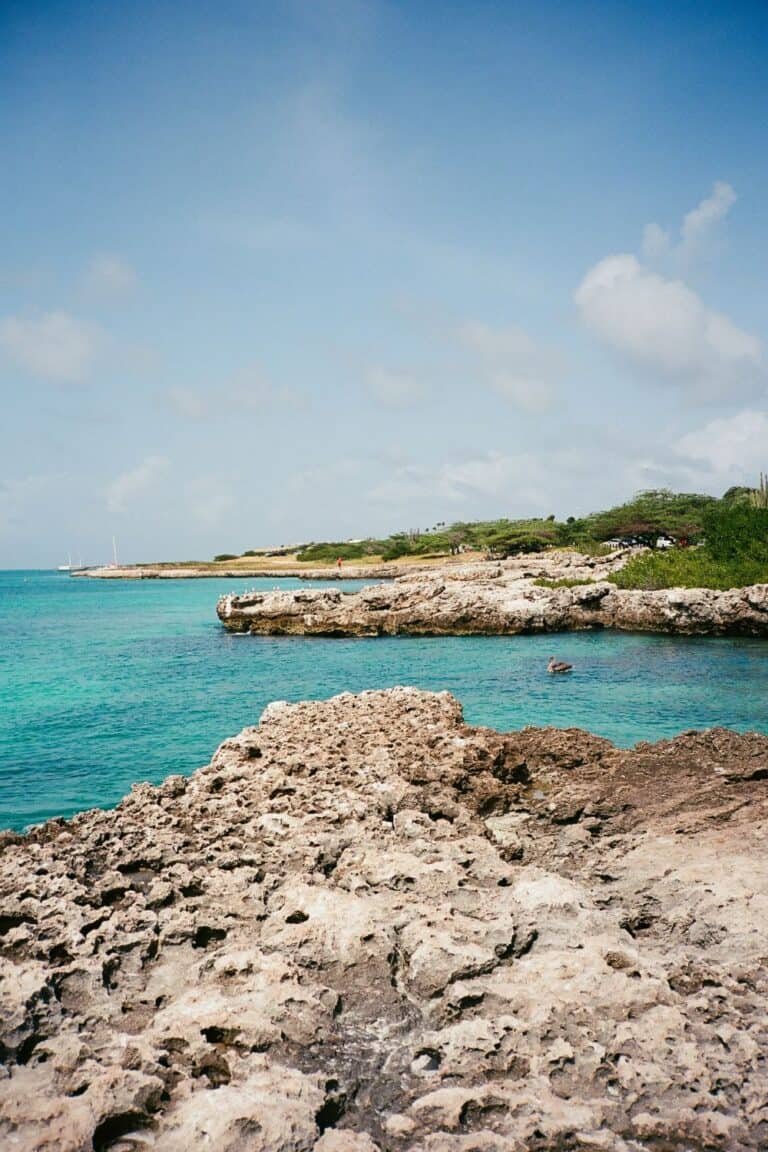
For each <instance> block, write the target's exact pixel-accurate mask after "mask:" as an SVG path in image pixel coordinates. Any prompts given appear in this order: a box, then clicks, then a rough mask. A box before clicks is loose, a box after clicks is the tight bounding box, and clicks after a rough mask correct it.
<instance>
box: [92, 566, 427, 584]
mask: <svg viewBox="0 0 768 1152" xmlns="http://www.w3.org/2000/svg"><path fill="white" fill-rule="evenodd" d="M429 570H430V567H429V565H416V564H409V565H408V567H407V568H406V567H405V566H404V565H398V564H397V563H394V562H393V563H389V564H368V565H365V564H352V563H346V564H345V565H344V566H342V567H341V568H337V567H335V566H332V567H327V568H311V567H310V566H309V565H307V564H294V565H281V566H279V567H278V566H274V567H269V566H267V567H265V566H264V565H258V564H254V565H245V564H243V565H240V564H238V565H237V566H235V567H233V566H229V567H227V566H226V565H223V564H222V565H215V566H214V565H198V566H189V567H185V566H184V565H181V564H180V565H177V566H174V565H170V564H169V565H159V564H157V565H154V564H145V565H139V564H127V565H123V566H119V567H114V566H105V567H103V568H83V569H81V570H79V571H73V572H72V573H71V575H72V576H73V577H82V578H88V579H92V580H222V579H224V580H230V579H231V580H239V579H243V578H245V579H248V580H285V579H292V580H394V579H395V577H396V576H398V575H400V574H402V573H403V572H405V571H407V572H409V573H419V572H428V571H429Z"/></svg>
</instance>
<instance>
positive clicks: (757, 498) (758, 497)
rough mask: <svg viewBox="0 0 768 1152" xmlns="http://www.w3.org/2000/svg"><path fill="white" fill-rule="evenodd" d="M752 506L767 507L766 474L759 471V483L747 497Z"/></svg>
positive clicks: (767, 477) (767, 485) (767, 489)
mask: <svg viewBox="0 0 768 1152" xmlns="http://www.w3.org/2000/svg"><path fill="white" fill-rule="evenodd" d="M749 500H750V503H751V504H752V507H753V508H768V474H766V475H765V476H764V475H763V474H762V472H761V473H760V484H759V486H758V487H757V488H755V489H754V490H753V491H752V492H751V493H750V497H749Z"/></svg>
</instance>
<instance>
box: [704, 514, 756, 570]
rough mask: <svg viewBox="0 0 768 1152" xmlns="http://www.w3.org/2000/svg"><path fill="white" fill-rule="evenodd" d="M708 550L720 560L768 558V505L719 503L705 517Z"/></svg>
mask: <svg viewBox="0 0 768 1152" xmlns="http://www.w3.org/2000/svg"><path fill="white" fill-rule="evenodd" d="M704 532H705V536H706V544H707V550H708V552H710V554H711V555H712V556H713V557H714V558H715V559H716V560H724V561H731V560H736V559H739V558H742V557H743V558H751V559H753V560H757V561H759V560H763V561H766V560H768V509H766V508H759V507H757V506H756V505H754V504H751V503H749V504H747V503H737V504H731V505H724V504H719V505H718V506H716V507H714V508H711V509H709V510H708V512H707V513H706V515H705V517H704Z"/></svg>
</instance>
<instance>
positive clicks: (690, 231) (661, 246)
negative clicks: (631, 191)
mask: <svg viewBox="0 0 768 1152" xmlns="http://www.w3.org/2000/svg"><path fill="white" fill-rule="evenodd" d="M736 200H737V196H736V193H735V191H734V190H733V188H732V187H731V185H730V184H726V183H725V182H724V181H722V180H718V181H717V182H716V183H715V185H714V187H713V189H712V192H711V194H710V195H709V196H707V197H705V199H704V200H702V201H701V202H700V203H699V204H697V205H696V207H695V208H692V209H691V211H690V212H687V213H686V214H685V216H684V217H683V223H682V225H681V226H680V238H679V239H678V240H674V239H673V237H672V235H671V234H670V232H668V231H665V229H663V228H661V227H660V226H659V225H658V224H648V225H646V228H645V231H644V233H643V258H644V260H646V261H647V263H648V264H650V265H652V266H656V265H664V266H666V265H668V264H671V265H673V266H675V267H679V268H683V269H684V268H685V267H686V266H687V265H689V264H690V263H691V262H692V261H693V260H694V259H695V258H696V257H697V256H698V255H699V253H700V251H701V249H702V246H703V245H704V244H705V243H706V241H707V240H708V239H709V237H710V236H711V234H712V230H713V228H714V226H715V225H716V224H717V223H718V222H719V221H720V220H724V219H725V217H726V216H727V215H728V213H729V212H730V210H731V208H732V207H733V205H734V204H735V203H736Z"/></svg>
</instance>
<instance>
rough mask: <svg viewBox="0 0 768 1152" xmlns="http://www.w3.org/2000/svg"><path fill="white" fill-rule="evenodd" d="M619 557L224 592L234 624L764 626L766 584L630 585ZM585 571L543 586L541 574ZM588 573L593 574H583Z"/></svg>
mask: <svg viewBox="0 0 768 1152" xmlns="http://www.w3.org/2000/svg"><path fill="white" fill-rule="evenodd" d="M623 562H624V558H623V557H617V558H614V559H608V560H603V559H601V560H589V559H588V558H586V557H583V556H579V555H577V554H572V555H570V556H563V555H559V556H557V557H550V556H544V557H536V558H530V557H528V558H524V559H520V558H518V559H515V560H508V561H503V562H500V563H485V564H482V563H481V564H473V565H467V566H464V567H453V568H444V569H440V570H432V571H429V572H421V573H415V574H409V575H407V576H401V577H399V578H398V579H396V580H395V581H394V582H392V583H391V584H387V585H386V586H373V587H370V588H363V589H361V590H360V591H359V592H355V593H346V594H345V593H343V592H342V591H340V590H337V589H315V590H307V591H305V590H303V589H302V590H298V591H279V590H278V591H272V592H252V593H247V594H245V595H235V594H230V595H227V596H223V597H222V598H221V599H220V600H219V602H218V604H217V609H216V610H217V614H218V617H219V619H220V620H221V623H222V624H223V625H224V627H225V628H227V629H228V630H229V631H231V632H252V633H256V634H261V635H275V634H280V635H291V634H293V635H302V636H397V635H410V636H441V635H454V636H472V635H514V634H517V633H526V632H563V631H569V630H583V629H594V628H616V629H621V630H623V631H633V632H663V633H676V634H681V635H734V636H762V637H767V636H768V584H756V585H753V586H752V587H748V588H734V589H731V590H729V591H725V592H718V591H712V590H710V589H704V588H687V589H686V588H673V589H666V590H663V591H648V592H645V591H627V590H623V589H619V588H617V587H616V585H615V584H612V583H611V582H610V577H611V574H612V573H613V572H614V571H615V569H616V568H617V567H619V566H621V564H622V563H623ZM542 577H544V578H546V579H549V580H552V581H557V580H567V581H585V582H583V583H576V584H575V586H573V587H558V588H548V587H540V586H537V584H536V583H535V581H536V580H537V579H540V578H542ZM587 581H588V582H587Z"/></svg>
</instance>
